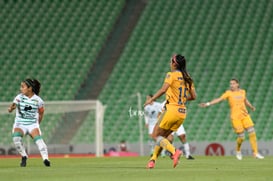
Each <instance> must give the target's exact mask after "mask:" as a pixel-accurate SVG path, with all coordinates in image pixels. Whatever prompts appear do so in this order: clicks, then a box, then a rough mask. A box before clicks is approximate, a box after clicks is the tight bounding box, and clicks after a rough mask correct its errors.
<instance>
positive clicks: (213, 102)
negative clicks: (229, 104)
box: [199, 97, 224, 107]
mask: <svg viewBox="0 0 273 181" xmlns="http://www.w3.org/2000/svg"><path fill="white" fill-rule="evenodd" d="M223 100H224V99H223V98H221V97H219V98H216V99H213V100H212V101H209V102H206V103H200V104H199V106H200V107H208V106H210V105H214V104H217V103H219V102H221V101H223Z"/></svg>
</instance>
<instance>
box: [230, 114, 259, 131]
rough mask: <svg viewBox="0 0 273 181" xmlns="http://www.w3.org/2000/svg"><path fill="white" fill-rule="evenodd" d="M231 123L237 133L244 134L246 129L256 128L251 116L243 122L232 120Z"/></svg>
mask: <svg viewBox="0 0 273 181" xmlns="http://www.w3.org/2000/svg"><path fill="white" fill-rule="evenodd" d="M231 123H232V127H233V129H234V131H235V132H236V133H242V132H244V130H245V129H247V128H249V127H252V126H254V123H253V121H252V119H251V117H250V116H249V115H248V116H246V117H245V118H244V119H242V120H231Z"/></svg>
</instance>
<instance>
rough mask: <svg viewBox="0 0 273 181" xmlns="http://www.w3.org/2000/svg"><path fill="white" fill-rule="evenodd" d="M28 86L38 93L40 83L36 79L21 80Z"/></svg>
mask: <svg viewBox="0 0 273 181" xmlns="http://www.w3.org/2000/svg"><path fill="white" fill-rule="evenodd" d="M23 82H24V83H25V84H26V85H27V86H28V87H32V91H33V92H34V93H35V94H36V95H39V93H40V88H41V83H40V82H39V81H38V80H37V79H30V78H27V79H26V80H24V81H23Z"/></svg>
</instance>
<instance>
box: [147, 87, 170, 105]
mask: <svg viewBox="0 0 273 181" xmlns="http://www.w3.org/2000/svg"><path fill="white" fill-rule="evenodd" d="M169 87H170V85H169V84H168V83H164V84H163V86H162V87H161V88H160V89H159V90H158V91H157V92H156V93H155V95H154V96H153V97H152V98H151V99H148V100H147V101H146V102H145V104H144V106H146V105H148V104H151V103H152V102H153V101H155V100H156V99H157V98H159V97H160V96H162V95H163V94H165V92H166V91H167V90H168V88H169Z"/></svg>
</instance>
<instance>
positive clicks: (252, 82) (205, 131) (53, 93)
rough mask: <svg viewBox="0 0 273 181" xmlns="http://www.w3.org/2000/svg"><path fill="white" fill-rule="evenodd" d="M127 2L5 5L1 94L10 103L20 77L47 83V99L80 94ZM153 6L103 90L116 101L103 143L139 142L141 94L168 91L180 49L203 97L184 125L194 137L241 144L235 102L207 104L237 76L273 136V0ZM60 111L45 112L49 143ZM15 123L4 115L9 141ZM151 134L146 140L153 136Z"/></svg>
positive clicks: (83, 137)
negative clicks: (234, 124) (231, 106)
mask: <svg viewBox="0 0 273 181" xmlns="http://www.w3.org/2000/svg"><path fill="white" fill-rule="evenodd" d="M124 3H126V1H125V0H119V1H108V0H100V1H88V0H83V1H76V0H72V1H69V2H66V1H54V0H48V1H43V2H40V1H37V2H36V1H31V0H27V1H1V2H0V7H1V11H0V22H1V24H0V40H1V43H0V63H1V67H0V70H1V71H0V80H1V86H0V91H1V95H0V100H1V101H11V100H12V99H13V97H14V96H15V95H16V94H17V93H18V88H19V82H20V81H21V80H23V79H25V78H26V77H29V76H31V77H36V78H38V79H40V80H41V82H42V83H43V87H42V95H43V96H42V97H43V98H44V99H45V100H71V99H74V98H75V95H77V93H78V91H79V89H80V88H81V85H82V83H83V82H84V81H85V79H86V76H87V74H88V71H89V69H90V67H91V66H92V64H93V63H94V61H95V58H96V56H97V54H98V53H99V51H100V50H101V48H102V47H103V45H104V42H105V41H106V37H107V36H108V34H109V33H110V31H111V28H112V27H113V24H114V22H115V20H116V18H117V17H118V15H119V12H120V11H121V9H122V7H123V5H124ZM146 3H147V4H146V7H145V9H144V10H143V12H142V14H141V17H140V19H139V21H138V24H137V26H136V27H135V28H134V30H133V32H132V34H131V36H130V38H129V41H128V42H127V43H126V46H125V48H124V50H123V51H122V54H121V56H120V58H119V59H118V62H117V64H116V65H115V67H114V69H113V72H112V73H111V75H110V77H109V78H108V81H107V82H106V84H105V85H104V87H103V90H102V92H101V93H100V95H99V99H100V100H101V101H102V102H103V103H104V104H106V105H107V109H106V114H105V121H104V141H105V142H106V143H111V142H120V140H126V141H127V142H130V143H134V142H138V140H139V122H138V121H139V116H141V115H138V113H141V111H142V107H140V108H139V107H137V105H138V97H137V93H138V92H139V93H141V95H142V97H141V98H142V99H141V105H142V104H143V101H144V100H145V95H146V94H150V93H154V92H155V91H156V90H157V89H158V88H160V86H161V84H162V82H163V79H164V77H165V73H166V72H167V71H168V70H169V67H168V60H169V58H170V57H171V55H172V54H173V53H177V52H178V53H182V54H184V55H185V56H186V58H187V59H188V70H189V72H190V73H191V75H192V77H193V78H194V80H195V84H196V89H197V93H198V100H197V101H195V102H191V103H189V104H188V108H189V111H188V118H187V120H186V122H185V127H186V130H187V133H188V139H189V140H196V141H203V140H211V141H213V140H219V141H221V140H234V134H233V132H232V131H231V126H230V123H229V112H228V105H227V103H221V104H219V105H217V106H214V107H210V108H209V109H199V108H198V103H199V102H202V101H207V100H210V99H212V98H215V97H217V96H220V95H221V93H223V92H224V91H225V90H226V89H227V88H228V81H229V79H230V78H232V77H237V78H239V80H240V82H241V86H242V87H243V88H245V89H247V92H248V97H249V100H250V101H251V102H252V103H253V104H254V105H255V106H256V108H257V111H256V112H254V113H251V115H252V118H253V120H254V121H255V123H256V130H257V133H258V134H257V135H258V139H260V140H272V138H273V132H272V128H273V121H272V120H273V119H272V118H273V111H272V102H273V100H272V99H273V98H272V97H273V96H272V92H273V81H272V75H273V72H272V61H271V60H272V58H273V57H272V55H273V52H272V51H273V47H272V42H271V40H272V36H273V24H272V22H271V17H272V16H273V14H272V13H273V12H272V8H273V2H272V1H270V0H264V1H259V0H241V1H236V0H211V1H202V3H201V2H200V1H198V0H192V1H186V0H185V1H176V0H169V1H164V0H148V1H146ZM30 67H31V68H30ZM159 101H163V99H160V100H159ZM92 116H93V115H92V113H90V115H88V118H87V119H86V121H85V122H84V123H83V124H82V126H81V127H80V128H79V130H78V132H77V133H76V136H75V137H74V138H73V139H72V140H71V143H83V142H87V141H88V142H93V140H94V137H92V136H93V135H91V132H92V131H90V130H94V124H93V123H92V122H91V121H90V117H92ZM61 117H62V115H47V117H45V118H46V121H45V122H43V123H42V124H44V125H43V128H44V131H43V133H44V136H45V140H51V139H52V136H54V134H53V133H54V131H55V130H56V129H57V128H58V126H59V125H60V124H62V123H63V120H62V119H61ZM2 120H3V121H2ZM12 122H13V117H12V115H7V116H3V117H2V118H1V121H0V127H1V130H2V131H1V133H0V137H1V138H3V139H1V143H4V144H10V142H11V140H10V139H9V138H10V135H9V134H10V132H9V131H10V130H9V129H10V128H11V127H12ZM88 128H90V129H88ZM145 131H146V130H144V132H145ZM144 138H145V140H146V141H147V140H148V135H147V134H145V137H144Z"/></svg>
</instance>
